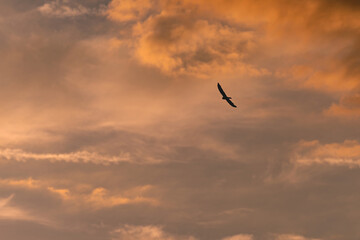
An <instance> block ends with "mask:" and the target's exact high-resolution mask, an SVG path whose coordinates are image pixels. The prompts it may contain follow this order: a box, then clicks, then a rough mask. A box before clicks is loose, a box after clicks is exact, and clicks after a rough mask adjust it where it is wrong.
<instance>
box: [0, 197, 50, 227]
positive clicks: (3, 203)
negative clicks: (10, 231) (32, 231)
mask: <svg viewBox="0 0 360 240" xmlns="http://www.w3.org/2000/svg"><path fill="white" fill-rule="evenodd" d="M13 198H14V194H13V195H10V196H9V197H7V198H0V220H14V221H15V220H19V221H30V222H35V223H38V224H42V225H48V226H51V225H53V223H52V222H51V221H49V220H46V219H44V218H41V217H36V216H35V215H34V214H33V213H30V212H28V211H26V210H23V209H21V208H20V207H16V206H14V205H13V204H12V203H11V202H12V199H13Z"/></svg>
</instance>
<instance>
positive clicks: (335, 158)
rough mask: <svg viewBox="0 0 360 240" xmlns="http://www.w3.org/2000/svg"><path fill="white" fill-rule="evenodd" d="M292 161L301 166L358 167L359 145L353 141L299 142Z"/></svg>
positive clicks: (359, 157) (359, 162) (359, 158)
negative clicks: (327, 142)
mask: <svg viewBox="0 0 360 240" xmlns="http://www.w3.org/2000/svg"><path fill="white" fill-rule="evenodd" d="M293 160H294V162H295V163H296V164H298V165H303V166H310V165H313V164H326V165H332V166H346V167H359V166H360V143H359V142H357V141H355V140H346V141H344V142H343V143H329V144H321V143H320V142H319V141H317V140H314V141H301V142H299V143H298V144H297V145H296V148H295V151H294V157H293Z"/></svg>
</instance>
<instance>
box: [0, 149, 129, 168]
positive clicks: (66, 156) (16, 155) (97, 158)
mask: <svg viewBox="0 0 360 240" xmlns="http://www.w3.org/2000/svg"><path fill="white" fill-rule="evenodd" d="M1 158H2V159H6V160H14V161H19V162H26V161H50V162H73V163H94V164H104V165H108V164H116V163H119V162H130V161H131V158H130V154H128V153H124V154H121V155H120V156H105V155H101V154H99V153H95V152H88V151H80V152H73V153H60V154H51V153H31V152H25V151H23V150H21V149H9V148H7V149H0V159H1Z"/></svg>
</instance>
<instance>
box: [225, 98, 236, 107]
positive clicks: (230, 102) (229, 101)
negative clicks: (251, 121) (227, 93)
mask: <svg viewBox="0 0 360 240" xmlns="http://www.w3.org/2000/svg"><path fill="white" fill-rule="evenodd" d="M226 101H227V102H228V103H229V104H230V105H231V106H232V107H235V108H236V106H235V104H234V103H233V102H232V101H231V100H230V99H228V98H227V99H226Z"/></svg>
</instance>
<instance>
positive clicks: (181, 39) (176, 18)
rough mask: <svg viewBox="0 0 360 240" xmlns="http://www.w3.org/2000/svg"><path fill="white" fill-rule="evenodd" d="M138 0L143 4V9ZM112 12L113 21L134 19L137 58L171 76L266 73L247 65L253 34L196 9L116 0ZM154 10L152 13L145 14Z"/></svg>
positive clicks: (172, 3)
mask: <svg viewBox="0 0 360 240" xmlns="http://www.w3.org/2000/svg"><path fill="white" fill-rule="evenodd" d="M137 2H142V3H145V4H144V5H142V6H143V7H141V8H140V9H136V10H135V8H133V7H132V6H134V5H135V4H137ZM109 6H110V8H109V11H108V16H109V18H110V19H112V20H114V21H120V22H122V21H124V20H135V19H137V20H138V22H136V23H134V25H133V33H132V37H131V39H130V42H131V45H132V47H133V52H134V55H135V56H136V58H137V59H138V60H139V61H140V62H141V63H143V64H145V65H149V66H153V67H156V68H158V69H160V70H161V71H162V72H163V73H166V74H170V75H192V76H196V77H199V78H208V77H209V76H211V75H212V74H224V73H231V72H232V73H234V72H236V73H239V74H246V75H252V76H261V75H266V74H268V73H269V72H268V71H267V70H266V69H264V68H257V67H255V66H253V65H252V64H250V63H246V60H245V59H246V57H247V55H248V54H249V51H252V49H254V47H255V45H256V43H255V41H254V38H255V37H254V32H252V31H251V30H250V29H246V28H241V27H237V26H232V25H230V24H225V23H221V22H214V21H210V19H207V18H205V17H204V18H202V17H198V16H197V15H196V12H194V11H193V10H194V9H193V8H191V7H189V6H188V5H183V4H182V3H181V2H178V4H175V3H174V2H172V1H117V0H113V1H112V2H111V3H110V5H109ZM151 8H154V9H156V11H155V10H154V11H152V12H151V13H150V14H149V16H147V17H144V16H145V12H147V11H148V10H149V9H151Z"/></svg>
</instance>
